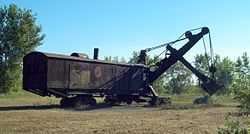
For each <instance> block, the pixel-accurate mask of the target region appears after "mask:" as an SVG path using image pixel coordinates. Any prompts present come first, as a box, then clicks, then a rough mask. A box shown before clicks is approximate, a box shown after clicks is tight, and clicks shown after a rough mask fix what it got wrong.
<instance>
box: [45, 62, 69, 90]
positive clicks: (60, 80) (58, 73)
mask: <svg viewBox="0 0 250 134" xmlns="http://www.w3.org/2000/svg"><path fill="white" fill-rule="evenodd" d="M65 74H66V73H65V61H64V60H57V59H48V66H47V85H48V88H66V86H65V82H66V80H67V78H66V76H65Z"/></svg>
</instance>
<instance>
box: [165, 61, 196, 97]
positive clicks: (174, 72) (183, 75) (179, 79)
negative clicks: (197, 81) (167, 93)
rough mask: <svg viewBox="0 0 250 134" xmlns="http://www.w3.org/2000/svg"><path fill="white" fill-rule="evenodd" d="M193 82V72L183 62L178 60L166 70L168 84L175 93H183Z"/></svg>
mask: <svg viewBox="0 0 250 134" xmlns="http://www.w3.org/2000/svg"><path fill="white" fill-rule="evenodd" d="M192 83H193V82H192V72H191V71H190V70H189V69H188V68H186V67H185V66H184V65H183V64H182V63H181V62H177V63H176V64H174V65H173V66H172V67H171V68H170V69H169V70H167V72H166V86H167V87H168V88H169V89H170V90H171V93H173V94H180V93H182V92H183V91H184V90H185V89H188V88H189V87H190V86H191V85H192Z"/></svg>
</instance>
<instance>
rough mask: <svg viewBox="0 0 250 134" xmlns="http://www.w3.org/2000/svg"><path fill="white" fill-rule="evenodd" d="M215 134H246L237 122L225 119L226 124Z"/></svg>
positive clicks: (244, 129)
mask: <svg viewBox="0 0 250 134" xmlns="http://www.w3.org/2000/svg"><path fill="white" fill-rule="evenodd" d="M217 134H248V131H247V129H246V128H244V127H242V125H241V123H240V121H239V120H235V119H232V118H229V116H227V117H226V122H225V125H224V127H223V128H218V132H217Z"/></svg>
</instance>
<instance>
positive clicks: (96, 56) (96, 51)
mask: <svg viewBox="0 0 250 134" xmlns="http://www.w3.org/2000/svg"><path fill="white" fill-rule="evenodd" d="M98 53H99V49H98V48H94V57H93V58H94V60H98Z"/></svg>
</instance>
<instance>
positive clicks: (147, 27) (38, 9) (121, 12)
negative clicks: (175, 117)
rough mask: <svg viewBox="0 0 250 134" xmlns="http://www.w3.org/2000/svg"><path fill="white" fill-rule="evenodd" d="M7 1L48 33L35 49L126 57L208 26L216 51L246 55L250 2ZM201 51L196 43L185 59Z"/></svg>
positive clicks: (1, 1) (3, 1)
mask: <svg viewBox="0 0 250 134" xmlns="http://www.w3.org/2000/svg"><path fill="white" fill-rule="evenodd" d="M11 3H14V4H16V5H17V6H18V7H21V8H26V9H31V10H32V12H33V13H34V14H35V15H36V18H37V24H39V25H41V26H42V32H43V33H44V34H45V35H46V37H45V39H44V41H43V45H41V46H39V47H38V48H37V49H36V50H37V51H43V52H51V53H59V54H66V55H70V54H71V53H73V52H80V53H86V54H88V55H89V56H90V57H92V55H93V49H94V48H95V47H98V48H99V55H100V58H103V57H104V56H119V57H125V58H126V59H128V58H129V57H131V56H132V52H133V51H140V50H141V49H145V48H148V47H153V46H157V45H160V44H162V43H166V42H169V41H173V40H176V39H177V38H178V37H179V36H180V35H181V34H182V33H184V32H185V31H187V30H189V29H193V28H197V27H203V26H207V27H208V28H209V29H210V32H211V37H212V45H213V49H214V52H215V53H217V54H219V55H221V56H222V57H226V56H228V57H229V58H231V59H233V60H235V59H236V58H237V57H238V56H240V55H242V53H243V52H247V53H249V54H250V1H249V0H67V1H66V0H0V6H2V5H8V4H11ZM181 45H184V44H180V46H181ZM204 52H205V51H204V47H203V44H202V41H200V42H199V43H197V44H196V45H195V47H194V48H192V50H190V51H189V52H188V53H187V54H186V55H185V57H186V58H188V59H189V60H193V57H194V56H195V55H196V54H203V53H204ZM158 53H159V51H155V52H151V53H149V54H150V55H157V54H158Z"/></svg>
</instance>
